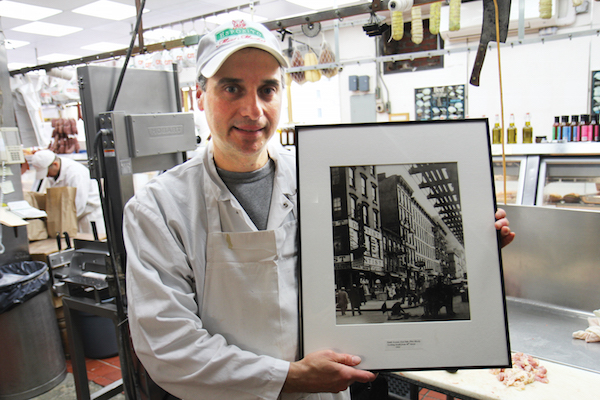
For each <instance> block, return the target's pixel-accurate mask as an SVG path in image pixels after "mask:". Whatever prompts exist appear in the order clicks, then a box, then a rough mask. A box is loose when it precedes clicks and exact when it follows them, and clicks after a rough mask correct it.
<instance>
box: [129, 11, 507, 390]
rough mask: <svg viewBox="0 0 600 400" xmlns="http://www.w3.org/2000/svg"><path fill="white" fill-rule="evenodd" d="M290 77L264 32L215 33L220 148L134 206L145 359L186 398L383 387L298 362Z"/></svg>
mask: <svg viewBox="0 0 600 400" xmlns="http://www.w3.org/2000/svg"><path fill="white" fill-rule="evenodd" d="M286 66H287V61H286V59H285V57H284V56H283V55H282V53H281V51H280V48H279V41H278V40H277V38H275V37H274V36H273V34H272V33H271V32H270V31H269V30H268V29H266V28H265V27H264V26H263V25H260V24H257V23H253V22H249V21H243V20H238V21H231V22H229V23H227V24H224V25H221V26H219V27H218V28H216V29H215V30H214V31H212V32H210V33H208V34H206V35H204V36H203V37H202V39H201V40H200V43H199V45H198V58H197V77H198V91H199V100H198V104H199V108H200V110H203V111H204V113H205V115H206V118H207V121H208V125H209V127H210V130H211V137H212V139H211V140H210V141H209V142H208V144H207V146H206V148H205V149H203V151H202V153H200V154H198V155H196V156H195V157H194V158H192V159H191V160H189V161H187V162H185V163H183V164H181V165H178V166H176V167H174V168H172V169H171V170H169V171H167V172H165V173H164V174H162V175H160V176H158V177H156V178H155V179H153V180H152V181H150V182H149V183H148V184H147V185H146V186H145V187H144V188H142V189H141V190H139V191H138V192H137V193H136V195H135V196H134V197H133V198H132V199H131V200H130V201H129V202H128V203H127V205H126V206H125V210H124V221H123V230H124V232H123V236H124V241H125V246H126V250H127V277H126V282H127V301H128V317H129V323H130V329H131V337H132V341H133V345H134V349H135V351H136V354H137V356H138V357H139V359H140V360H141V362H142V364H143V365H144V367H145V368H146V370H147V371H148V373H149V375H150V377H151V378H152V379H153V380H154V381H155V382H156V383H158V384H159V385H160V386H161V387H162V388H163V389H165V390H166V391H167V392H169V393H170V394H171V395H172V396H175V397H177V398H184V399H198V398H202V399H218V400H221V399H228V400H234V399H273V400H275V399H282V400H286V399H300V398H302V399H322V400H325V399H349V398H350V395H349V391H348V390H346V389H347V388H348V386H349V385H351V384H352V383H353V382H363V383H366V382H371V381H373V380H374V379H375V378H376V376H375V374H373V373H371V372H369V371H364V370H360V369H358V368H355V367H356V366H358V365H359V364H360V362H361V360H360V358H359V357H356V356H353V355H350V354H343V353H338V352H333V351H330V350H323V351H318V352H315V353H311V354H308V355H305V356H304V358H302V359H299V351H298V336H299V321H298V319H299V318H298V313H299V309H298V298H299V293H298V291H299V288H298V247H297V245H298V243H297V241H298V237H297V229H298V209H297V198H296V191H297V189H296V163H295V157H294V154H293V153H292V152H290V151H287V150H285V149H284V148H283V147H282V146H281V145H279V144H277V143H275V142H274V141H272V140H270V139H271V138H272V136H273V134H274V132H275V130H276V129H277V125H278V122H279V117H280V111H281V104H282V95H283V92H284V88H283V85H284V70H283V68H284V67H286ZM497 223H498V226H497V228H498V229H501V232H503V233H502V235H503V237H509V236H510V235H512V233H511V232H510V229H509V228H508V226H507V225H508V221H507V220H506V219H505V218H504V215H503V216H502V217H501V218H500V220H499V221H497ZM326 392H328V393H326ZM308 393H315V394H308Z"/></svg>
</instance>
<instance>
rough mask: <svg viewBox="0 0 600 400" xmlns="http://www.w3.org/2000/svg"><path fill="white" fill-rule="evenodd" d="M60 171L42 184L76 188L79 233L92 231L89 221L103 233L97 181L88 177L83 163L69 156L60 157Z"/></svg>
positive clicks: (88, 173)
mask: <svg viewBox="0 0 600 400" xmlns="http://www.w3.org/2000/svg"><path fill="white" fill-rule="evenodd" d="M60 160H61V164H60V173H59V175H58V178H57V179H56V180H55V179H54V178H50V177H48V178H45V180H44V181H45V182H44V186H45V187H46V188H49V187H50V188H53V187H67V186H69V187H74V188H76V189H77V193H76V195H75V207H76V209H77V223H78V229H77V230H78V231H79V232H80V233H92V225H91V222H92V221H94V222H96V229H97V231H98V234H100V235H102V234H104V233H105V231H106V230H105V228H104V217H103V214H102V204H101V202H100V192H99V190H98V182H97V181H96V180H95V179H91V178H90V171H89V169H88V168H87V167H85V166H84V165H83V164H81V163H79V162H77V161H74V160H72V159H70V158H65V157H60Z"/></svg>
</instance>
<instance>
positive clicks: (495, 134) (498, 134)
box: [492, 114, 503, 144]
mask: <svg viewBox="0 0 600 400" xmlns="http://www.w3.org/2000/svg"><path fill="white" fill-rule="evenodd" d="M502 136H503V132H502V128H501V127H500V115H498V114H496V123H495V124H494V129H492V143H493V144H500V143H502Z"/></svg>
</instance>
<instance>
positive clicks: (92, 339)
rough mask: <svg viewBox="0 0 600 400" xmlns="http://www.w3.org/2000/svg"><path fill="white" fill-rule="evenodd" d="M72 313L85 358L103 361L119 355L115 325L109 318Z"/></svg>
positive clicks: (74, 311)
mask: <svg viewBox="0 0 600 400" xmlns="http://www.w3.org/2000/svg"><path fill="white" fill-rule="evenodd" d="M72 313H73V316H74V317H75V321H76V322H75V323H76V324H77V326H78V327H79V330H80V332H81V340H82V342H83V354H84V355H85V356H86V357H87V358H93V359H103V358H109V357H114V356H116V355H118V354H119V346H118V343H117V332H116V330H115V323H114V322H113V321H112V320H111V319H110V318H105V317H100V316H98V315H94V314H89V313H86V312H84V311H78V310H73V311H72Z"/></svg>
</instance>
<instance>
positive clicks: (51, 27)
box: [12, 22, 83, 37]
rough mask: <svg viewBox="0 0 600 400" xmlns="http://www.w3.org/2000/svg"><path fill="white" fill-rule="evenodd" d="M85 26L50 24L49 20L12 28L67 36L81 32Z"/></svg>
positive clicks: (37, 33)
mask: <svg viewBox="0 0 600 400" xmlns="http://www.w3.org/2000/svg"><path fill="white" fill-rule="evenodd" d="M82 29H83V28H78V27H76V26H67V25H58V24H49V23H47V22H31V23H29V24H25V25H21V26H17V27H15V28H12V30H13V31H18V32H26V33H34V34H36V35H46V36H56V37H60V36H65V35H69V34H71V33H75V32H79V31H80V30H82Z"/></svg>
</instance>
